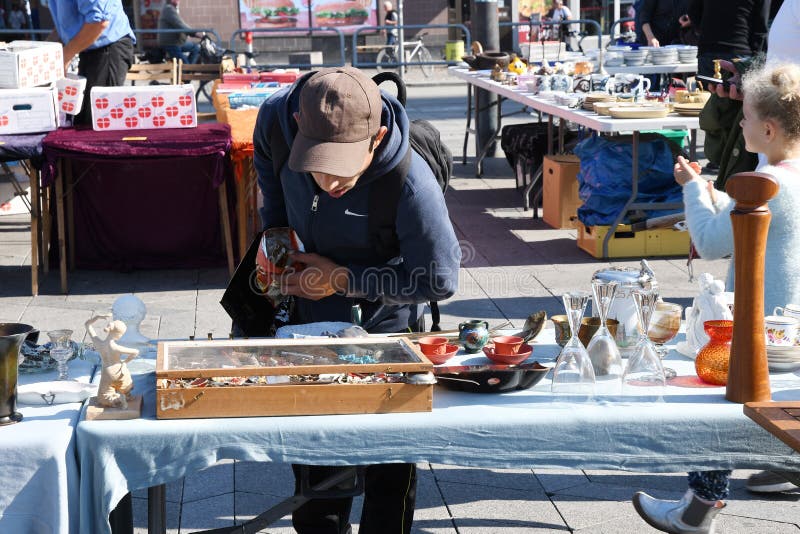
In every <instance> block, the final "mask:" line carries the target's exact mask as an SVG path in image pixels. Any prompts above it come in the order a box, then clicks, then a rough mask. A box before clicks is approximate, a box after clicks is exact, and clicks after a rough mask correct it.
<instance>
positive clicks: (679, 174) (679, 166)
mask: <svg viewBox="0 0 800 534" xmlns="http://www.w3.org/2000/svg"><path fill="white" fill-rule="evenodd" d="M672 175H673V176H674V177H675V181H676V182H678V183H679V184H680V185H681V186H684V185H686V184H688V183H689V182H691V181H692V180H699V179H700V164H699V163H697V162H696V161H689V160H687V159H686V158H684V157H683V156H678V162H677V163H676V164H675V167H674V168H673V170H672Z"/></svg>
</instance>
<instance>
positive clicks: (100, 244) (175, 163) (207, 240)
mask: <svg viewBox="0 0 800 534" xmlns="http://www.w3.org/2000/svg"><path fill="white" fill-rule="evenodd" d="M43 145H44V158H45V165H44V167H43V169H42V184H43V186H49V185H51V184H55V189H56V207H57V226H58V244H59V253H60V254H59V256H60V262H61V263H60V268H61V289H62V291H63V292H66V291H67V263H66V262H67V243H68V244H69V260H70V267H73V266H74V265H75V263H76V261H77V263H78V265H80V266H81V267H87V268H100V269H107V268H120V269H135V268H172V267H202V266H211V265H216V264H217V263H218V262H219V260H220V253H219V252H218V251H220V250H224V252H225V253H226V255H227V261H228V269H229V270H230V271H231V273H232V272H233V268H234V259H233V245H232V238H231V225H230V220H229V216H228V213H229V210H228V199H227V191H226V184H227V183H228V182H229V180H230V176H231V169H230V161H229V160H228V152H229V150H230V147H231V137H230V128H229V127H228V126H227V125H223V124H216V123H209V124H201V125H199V126H198V127H197V128H187V129H154V130H136V131H93V130H86V129H61V130H57V131H54V132H51V133H49V134H48V135H47V137H45V139H44V142H43ZM65 198H66V199H67V200H68V202H67V206H66V208H65V202H64V200H65ZM65 211H66V212H67V213H66V214H65ZM220 227H221V231H220ZM223 247H224V248H223Z"/></svg>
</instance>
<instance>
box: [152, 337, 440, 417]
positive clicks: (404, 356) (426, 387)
mask: <svg viewBox="0 0 800 534" xmlns="http://www.w3.org/2000/svg"><path fill="white" fill-rule="evenodd" d="M432 369H433V365H432V364H431V362H430V361H429V360H428V359H427V358H426V357H425V356H424V355H423V354H422V353H421V352H420V351H419V348H417V347H415V346H414V345H413V344H411V342H410V341H409V340H408V339H406V338H401V337H397V338H349V339H348V338H335V339H334V338H327V339H319V338H316V339H311V338H306V339H236V340H219V341H165V342H160V343H159V344H158V357H157V360H156V417H157V418H158V419H191V418H197V417H202V418H206V417H261V416H272V415H278V416H281V415H322V414H359V413H392V412H429V411H431V409H432V407H433V384H432V383H424V382H416V381H414V380H412V379H410V377H412V376H413V375H421V374H425V373H428V372H430V371H431V370H432ZM387 374H389V375H391V377H387ZM354 375H357V376H358V378H354ZM348 376H349V377H350V378H348ZM206 386H213V387H206Z"/></svg>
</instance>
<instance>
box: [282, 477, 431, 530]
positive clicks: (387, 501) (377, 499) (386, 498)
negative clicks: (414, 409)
mask: <svg viewBox="0 0 800 534" xmlns="http://www.w3.org/2000/svg"><path fill="white" fill-rule="evenodd" d="M308 467H309V479H310V480H309V483H310V485H312V486H313V485H314V484H317V483H319V482H320V481H322V480H323V479H325V478H327V477H329V476H331V474H333V473H336V472H337V471H338V470H341V469H342V468H341V467H330V466H317V465H315V466H308ZM292 469H293V470H294V475H295V493H297V492H298V491H299V490H300V482H299V480H298V478H299V476H300V468H299V466H296V465H293V466H292ZM364 485H365V490H364V506H363V508H362V510H361V522H360V524H359V527H358V531H359V533H360V534H408V533H409V532H411V523H412V522H413V520H414V505H415V502H416V497H417V466H416V465H415V464H376V465H370V466H367V468H366V473H365V480H364ZM352 505H353V499H352V498H341V499H312V500H310V501H308V502H307V503H306V504H304V505H303V506H301V507H300V508H298V509H297V510H295V511H294V513H292V526H293V527H294V529H295V530H296V531H297V532H298V534H348V533H349V532H350V523H349V518H350V508H351V507H352Z"/></svg>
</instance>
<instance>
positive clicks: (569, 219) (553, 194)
mask: <svg viewBox="0 0 800 534" xmlns="http://www.w3.org/2000/svg"><path fill="white" fill-rule="evenodd" d="M580 168H581V163H580V159H578V156H575V155H572V154H563V155H551V156H545V157H544V175H543V184H542V212H543V213H542V219H544V222H546V223H547V224H549V225H550V226H552V227H553V228H573V227H574V226H575V224H574V221H575V220H576V218H577V216H578V208H579V207H580V206H581V199H580V198H578V171H579V170H580Z"/></svg>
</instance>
